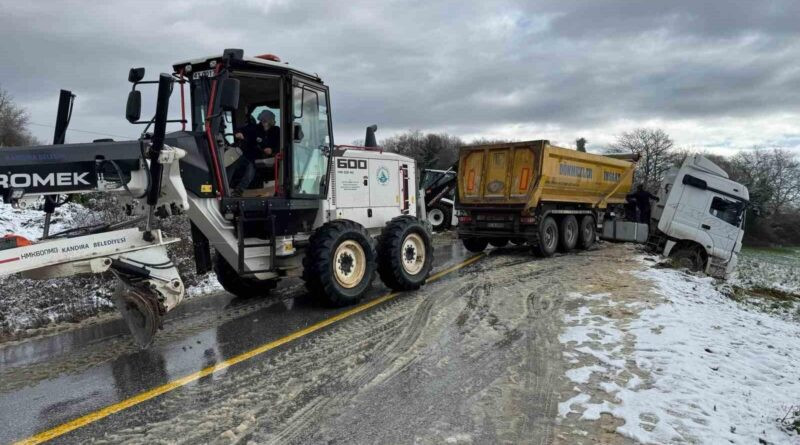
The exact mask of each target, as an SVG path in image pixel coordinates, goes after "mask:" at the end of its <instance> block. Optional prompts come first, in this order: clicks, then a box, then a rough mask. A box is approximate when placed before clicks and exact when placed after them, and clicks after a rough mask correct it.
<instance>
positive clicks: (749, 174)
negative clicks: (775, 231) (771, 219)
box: [723, 148, 800, 214]
mask: <svg viewBox="0 0 800 445" xmlns="http://www.w3.org/2000/svg"><path fill="white" fill-rule="evenodd" d="M725 167H727V168H725ZM723 168H725V170H726V171H727V172H728V175H730V177H731V179H733V180H735V181H737V182H741V183H742V184H744V185H745V186H747V189H748V191H749V192H750V201H751V203H752V205H754V206H756V207H758V208H760V209H761V211H762V212H765V213H774V214H781V213H783V212H785V211H787V210H791V209H792V208H794V207H796V206H798V205H800V160H798V158H797V156H796V155H794V154H792V153H791V152H790V151H788V150H784V149H779V148H776V149H773V150H764V149H753V150H746V151H740V152H739V153H737V154H736V155H735V156H733V157H732V158H730V161H729V163H728V165H727V166H723Z"/></svg>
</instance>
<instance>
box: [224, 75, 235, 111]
mask: <svg viewBox="0 0 800 445" xmlns="http://www.w3.org/2000/svg"><path fill="white" fill-rule="evenodd" d="M221 96H222V97H220V107H221V108H222V110H223V111H236V109H237V108H239V79H232V78H230V77H229V78H227V79H225V80H224V81H223V82H222V94H221Z"/></svg>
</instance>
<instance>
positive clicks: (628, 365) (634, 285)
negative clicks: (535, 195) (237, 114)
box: [0, 235, 800, 444]
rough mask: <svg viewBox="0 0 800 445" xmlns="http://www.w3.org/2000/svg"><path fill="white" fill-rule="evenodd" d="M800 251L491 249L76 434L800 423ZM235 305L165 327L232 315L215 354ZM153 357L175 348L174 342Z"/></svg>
mask: <svg viewBox="0 0 800 445" xmlns="http://www.w3.org/2000/svg"><path fill="white" fill-rule="evenodd" d="M436 242H437V249H452V252H453V255H454V257H455V256H458V255H460V256H463V255H464V252H463V250H461V248H460V246H459V245H458V241H457V240H454V239H452V238H450V237H448V236H446V235H445V236H438V237H437V240H436ZM450 243H452V244H453V246H452V247H450V246H449V244H450ZM796 259H797V257H796V256H792V255H789V256H787V257H786V258H784V259H783V260H779V261H774V260H771V259H770V258H769V257H768V255H767V254H758V255H753V256H749V257H748V256H745V257H743V261H742V265H743V266H742V269H741V271H740V274H739V275H738V276H737V277H734V279H733V280H732V281H731V282H730V283H727V284H726V283H721V282H718V281H715V280H713V279H711V278H708V277H704V276H699V275H692V274H689V273H686V272H684V271H680V270H674V269H670V268H665V267H662V266H660V265H659V260H658V259H657V258H655V257H652V256H648V255H645V254H643V253H642V251H641V250H639V249H638V248H636V247H634V246H631V245H623V244H610V243H602V244H601V245H599V246H598V247H597V248H595V249H593V250H591V251H588V252H578V253H573V254H569V255H557V256H556V257H554V258H549V259H537V258H533V257H531V255H530V254H529V253H528V251H527V250H526V249H525V248H507V249H494V250H490V251H489V253H488V255H487V256H486V257H485V258H483V259H481V260H480V261H478V262H476V263H474V264H472V265H470V266H468V267H466V268H465V269H462V270H460V271H458V272H455V273H453V274H451V275H449V276H447V277H445V278H444V279H442V280H440V281H437V282H434V283H430V284H429V285H427V286H425V287H424V288H423V289H421V290H419V291H416V292H410V293H406V294H403V295H401V296H399V297H398V298H396V299H394V300H392V301H391V302H389V303H386V304H382V305H380V306H378V307H376V308H373V309H372V310H369V311H366V312H364V313H363V314H360V315H358V316H356V317H353V318H350V319H347V320H344V321H342V322H339V323H337V324H335V325H333V326H331V327H330V328H328V329H326V330H324V331H322V332H320V333H319V334H315V335H311V336H308V337H305V338H302V339H300V340H297V341H295V342H292V343H290V344H288V345H286V346H285V347H281V348H279V349H277V350H275V351H272V352H270V353H269V354H265V355H264V356H260V357H258V358H256V359H253V360H250V361H247V362H245V363H242V364H241V365H237V366H235V367H232V368H229V369H227V370H224V371H220V372H218V373H216V374H214V375H212V376H209V377H208V378H204V379H202V380H201V381H199V382H196V383H193V384H190V385H188V386H186V387H184V388H181V389H180V390H176V391H174V392H170V393H167V394H164V395H162V396H161V397H159V398H157V399H154V400H153V401H151V402H149V404H148V407H147V409H146V410H140V411H138V412H137V414H136V415H135V416H134V415H132V416H131V417H127V415H126V414H125V412H122V413H119V414H118V415H116V416H115V418H114V428H111V429H107V428H100V427H98V428H99V429H97V430H92V429H91V428H94V427H93V426H89V427H87V428H89V430H88V431H89V432H87V433H86V434H87V435H86V436H85V437H91V438H93V439H92V440H93V441H94V442H96V443H118V442H130V443H152V442H154V441H155V442H167V443H171V442H211V443H273V442H277V443H331V442H339V443H420V444H425V443H465V444H466V443H537V444H539V443H540V444H545V443H556V444H580V443H603V444H607V443H608V444H615V443H719V442H732V443H758V442H759V441H760V442H761V443H776V444H778V443H793V442H800V436H798V434H797V432H796V431H794V430H793V429H792V426H791V423H792V422H793V421H794V420H795V419H797V417H798V416H800V413H797V411H800V409H798V408H797V407H798V406H800V379H799V378H798V376H799V375H800V374H798V371H797V369H800V322H798V319H797V318H795V317H794V316H793V315H792V312H791V311H792V310H794V309H792V306H791V304H795V300H794V299H795V297H796V293H795V292H796V290H797V287H793V286H795V285H796V284H797V280H795V279H794V278H792V277H796V270H797V269H796V268H797V266H798V263H796V262H793V261H796ZM792 274H795V275H792ZM23 284H24V285H23V286H22V287H16V288H15V291H14V293H13V294H12V295H13V296H12V297H9V296H8V295H9V294H8V293H4V295H3V297H4V298H2V299H0V301H4V300H5V301H11V302H12V303H13V302H15V301H16V303H13V304H20V305H21V304H23V302H22V300H21V299H25V298H26V297H27V296H28V295H32V294H33V293H32V291H31V289H32V288H31V287H28V286H33V284H30V283H23ZM0 285H2V286H3V287H2V289H3V291H4V292H7V291H6V289H9V288H8V287H7V286H6V283H2V284H0ZM36 286H39V289H45V290H47V292H45V293H49V294H51V295H54V296H57V295H59V293H58V292H56V290H62V289H58V288H57V287H55V288H53V287H51V288H49V289H47V288H45V287H44V286H58V284H57V283H56V284H55V285H53V284H41V283H40V284H36ZM298 286H299V285H298ZM752 289H756V290H759V292H761V293H760V294H759V293H758V292H751V293H748V292H750V290H752ZM763 289H776V290H778V291H779V292H780V294H779V295H780V298H782V299H783V300H781V301H784V300H786V301H790V303H791V304H790V305H789V306H786V305H785V304H783V303H781V304H782V306H781V308H783V309H781V310H779V311H773V310H766V309H768V308H771V307H772V305H773V302H772V301H771V300H770V303H769V304H768V305H767V306H768V307H765V306H764V305H757V304H752V301H754V300H758V299H759V298H762V297H763V295H762V294H763V293H764V292H763ZM216 290H218V284H217V283H216V282H215V280H213V279H209V280H205V281H204V280H195V281H194V284H193V286H192V288H191V289H190V291H189V292H190V293H195V294H201V293H204V292H214V291H216ZM298 292H300V290H299V287H298ZM743 293H744V295H746V298H742V297H741V296H742V295H743ZM770 295H771V294H770ZM773 297H774V296H771V297H770V298H773ZM37 301H38V300H37ZM59 301H61V302H62V303H61V304H63V301H64V299H63V298H62V299H60V300H59ZM6 304H8V303H6ZM26 304H28V306H30V304H29V303H26ZM93 304H97V305H102V304H104V303H102V300H98V301H97V302H96V303H93ZM260 304H261V303H257V302H254V303H253V310H256V309H258V307H260V306H259V305H260ZM34 306H35V305H34ZM46 307H49V306H47V305H45V308H46ZM787 308H788V309H787ZM64 311H66V312H69V308H66V309H65V310H64ZM248 311H249V309H248ZM251 312H252V311H250V312H247V313H251ZM237 316H239V315H237V314H231V316H230V317H229V318H224V319H220V320H217V321H213V319H214V314H208V317H210V318H208V320H206V321H204V322H203V323H200V324H197V323H196V320H194V318H191V317H188V318H187V321H186V322H185V325H186V326H183V325H182V324H181V323H179V322H176V324H175V326H178V328H174V329H173V330H172V331H170V333H171V334H170V335H171V336H170V335H167V336H166V337H165V338H164V339H162V340H163V341H164V342H169V341H174V340H175V339H178V338H180V337H181V336H182V335H187V334H186V333H187V332H195V331H196V330H197V329H199V328H200V327H203V328H206V327H208V326H209V323H212V322H213V323H221V324H219V326H218V327H217V328H216V331H211V332H215V333H213V334H209V335H212V336H216V337H215V338H210V339H209V340H208V341H209V343H212V344H216V345H218V346H214V347H209V350H208V351H209V354H210V356H209V363H214V362H215V361H216V360H218V359H221V358H224V357H226V355H225V354H224V351H223V350H222V346H221V345H225V344H229V343H230V342H231V339H230V338H226V335H228V334H227V333H226V332H227V331H228V329H226V326H232V324H234V323H237V321H238V320H237V319H236V317H237ZM204 320H205V319H204ZM173 331H174V332H173ZM230 332H231V334H230V335H236V336H238V335H241V332H242V331H241V330H239V329H230ZM23 341H24V340H23ZM129 353H130V354H132V353H134V351H133V350H130V351H129V350H127V349H125V348H121V347H120V343H119V342H117V343H115V342H113V341H112V342H108V344H107V345H95V346H94V347H93V349H92V352H91V354H88V353H86V354H82V353H80V352H77V353H75V354H71V355H70V357H62V358H61V359H59V360H60V361H59V360H53V361H52V363H49V365H48V366H41V365H38V366H36V365H31V366H29V367H18V368H12V369H8V370H3V372H2V377H3V379H2V381H4V382H5V383H4V385H6V386H7V388H6V389H8V390H11V389H19V388H22V387H24V385H26V383H30V382H29V381H30V380H31V378H32V376H39V377H36V378H39V379H45V380H46V379H48V378H52V377H53V375H54V373H55V374H58V375H61V374H69V373H77V372H88V371H89V370H90V369H92V367H93V366H96V365H98V366H99V364H101V363H105V362H108V361H109V360H112V359H114V358H115V357H118V356H119V355H120V354H129ZM217 355H220V357H219V358H218V357H217ZM159 360H160V361H158V363H160V365H159V366H164V361H165V360H166V361H169V358H168V357H167V358H166V359H159ZM37 369H40V370H42V372H41V373H40V374H41V375H40V374H37V373H36V371H37ZM158 383H163V382H154V384H158ZM793 407H794V408H793ZM142 411H144V412H142ZM795 428H796V427H795Z"/></svg>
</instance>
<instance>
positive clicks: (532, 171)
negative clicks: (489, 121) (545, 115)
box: [458, 143, 541, 205]
mask: <svg viewBox="0 0 800 445" xmlns="http://www.w3.org/2000/svg"><path fill="white" fill-rule="evenodd" d="M540 150H541V144H532V143H514V144H502V145H492V146H478V147H466V148H464V149H462V152H461V157H460V165H459V175H458V187H459V189H458V191H459V199H460V201H461V202H462V203H465V204H471V203H474V204H484V203H497V204H518V205H524V204H525V203H526V202H527V201H528V195H529V193H530V191H531V189H532V188H533V185H534V183H535V179H536V177H537V172H536V170H537V159H538V154H537V153H538V152H539V151H540Z"/></svg>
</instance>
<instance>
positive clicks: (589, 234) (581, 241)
mask: <svg viewBox="0 0 800 445" xmlns="http://www.w3.org/2000/svg"><path fill="white" fill-rule="evenodd" d="M579 231H580V234H579V236H578V247H580V248H581V249H583V250H586V249H588V248H590V247H592V246H593V245H594V241H595V239H597V233H596V231H597V228H596V225H595V223H594V216H592V215H583V218H581V222H580V225H579Z"/></svg>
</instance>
